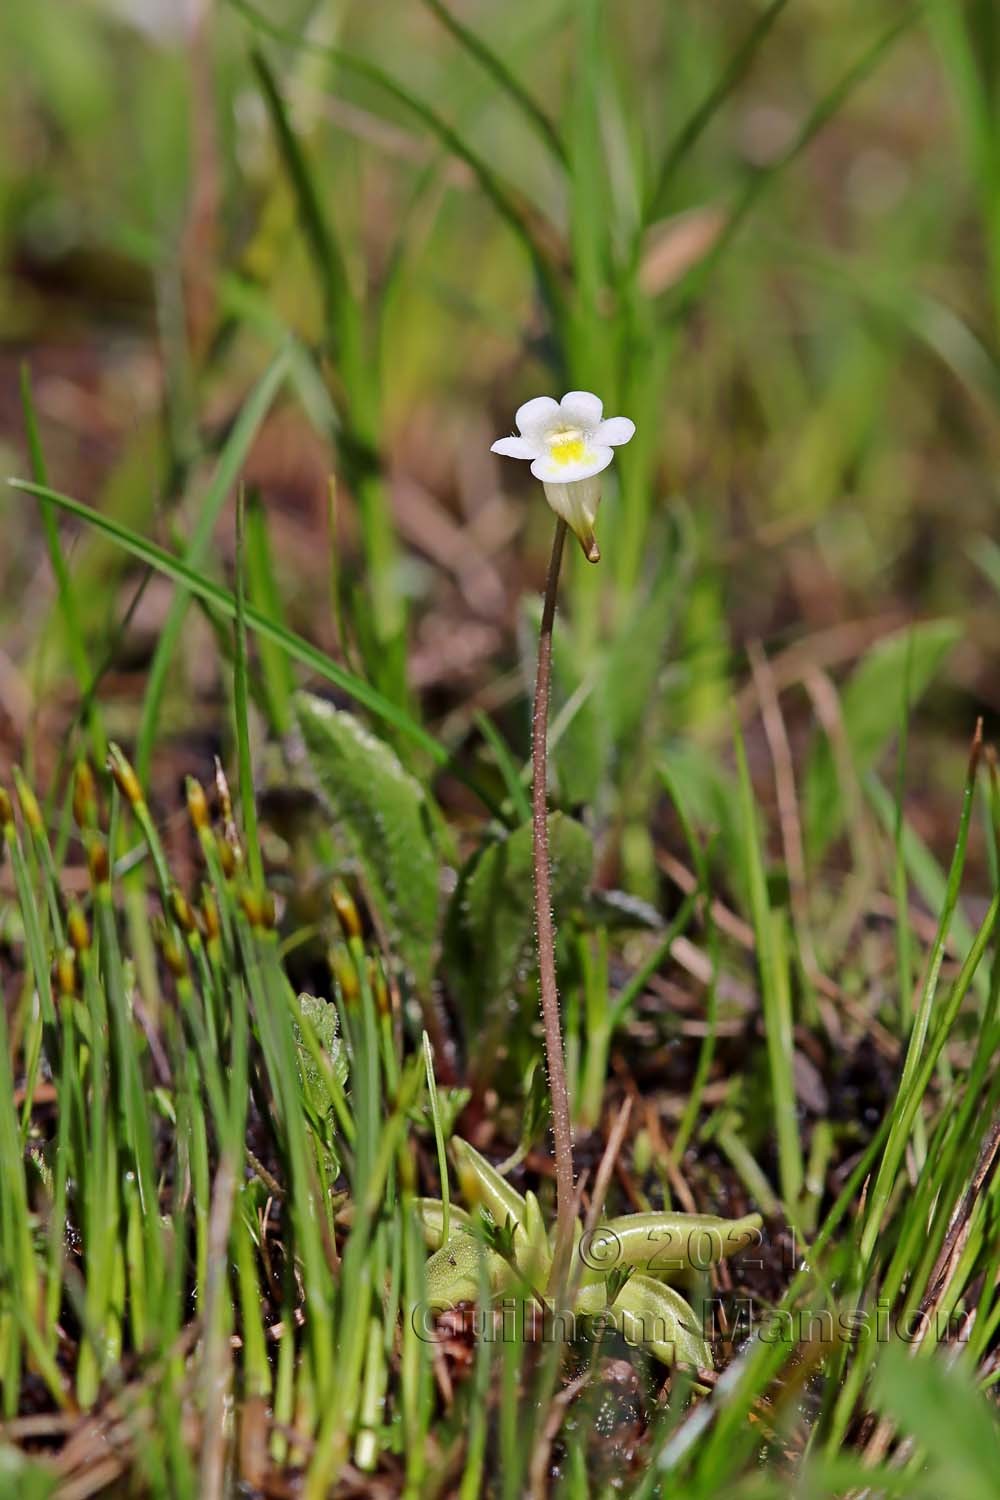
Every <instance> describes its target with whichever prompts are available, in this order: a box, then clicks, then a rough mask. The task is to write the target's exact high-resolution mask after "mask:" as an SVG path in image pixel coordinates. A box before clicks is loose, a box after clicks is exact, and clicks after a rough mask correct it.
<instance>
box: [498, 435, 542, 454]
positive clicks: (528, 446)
mask: <svg viewBox="0 0 1000 1500" xmlns="http://www.w3.org/2000/svg"><path fill="white" fill-rule="evenodd" d="M541 451H542V445H541V443H535V442H529V440H528V439H527V438H523V437H505V438H497V440H496V442H495V443H492V444H491V445H490V452H491V453H500V454H502V455H503V457H504V458H537V457H538V455H539V454H540V453H541Z"/></svg>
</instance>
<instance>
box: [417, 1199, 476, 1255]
mask: <svg viewBox="0 0 1000 1500" xmlns="http://www.w3.org/2000/svg"><path fill="white" fill-rule="evenodd" d="M414 1207H415V1208H416V1211H417V1217H418V1218H419V1220H420V1227H421V1229H422V1230H423V1234H424V1243H425V1244H426V1246H427V1248H428V1250H439V1249H440V1248H441V1245H442V1243H443V1241H444V1204H443V1203H442V1202H441V1199H440V1198H417V1199H416V1201H415V1204H414ZM448 1215H449V1218H450V1220H451V1227H452V1229H453V1230H460V1229H463V1230H468V1231H469V1232H470V1233H471V1231H472V1220H471V1218H470V1217H469V1215H468V1214H467V1213H466V1212H465V1210H464V1208H458V1207H457V1206H456V1205H455V1204H454V1203H450V1204H449V1205H448Z"/></svg>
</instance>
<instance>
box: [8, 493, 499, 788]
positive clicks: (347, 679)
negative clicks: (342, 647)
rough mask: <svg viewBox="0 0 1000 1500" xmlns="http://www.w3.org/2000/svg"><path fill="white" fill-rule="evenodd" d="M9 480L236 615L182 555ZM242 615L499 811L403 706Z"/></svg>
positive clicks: (260, 617)
mask: <svg viewBox="0 0 1000 1500" xmlns="http://www.w3.org/2000/svg"><path fill="white" fill-rule="evenodd" d="M9 483H10V484H11V486H12V487H13V488H14V489H17V490H23V491H24V492H25V493H26V494H29V495H35V496H36V497H39V498H43V499H48V500H51V501H52V502H53V503H54V504H56V505H58V506H60V507H61V508H62V509H63V510H65V511H68V512H69V513H70V514H72V515H76V516H79V517H80V518H81V520H84V521H87V522H88V523H89V524H90V525H91V526H93V527H94V528H95V530H97V531H100V532H102V533H103V534H104V535H105V536H107V537H110V538H111V539H112V540H113V541H115V542H117V543H118V545H119V546H121V547H124V548H125V550H126V551H127V552H131V553H132V555H133V556H134V557H138V558H139V559H140V561H142V562H145V563H148V564H149V565H150V566H151V567H153V568H156V569H157V571H158V572H160V573H163V574H165V576H166V577H168V578H172V579H173V580H174V581H175V582H176V583H179V584H181V585H182V586H183V587H184V588H185V589H186V590H188V591H189V592H190V593H192V594H196V595H198V596H199V597H200V598H203V599H206V600H207V601H208V602H209V603H210V604H212V605H214V606H215V608H216V609H217V610H219V611H220V612H221V613H222V614H224V615H227V616H228V617H229V619H231V620H232V619H235V618H236V599H235V596H234V595H233V594H231V593H230V592H229V590H228V589H224V588H222V587H221V586H220V585H219V584H217V583H214V582H213V581H212V580H211V579H210V578H207V577H205V575H204V574H201V573H199V572H198V571H197V570H196V569H194V568H191V567H190V566H188V564H187V563H186V562H184V561H183V560H182V559H180V558H177V557H174V556H172V554H171V553H169V552H166V551H164V549H163V548H162V547H158V546H157V545H156V544H155V542H149V541H147V540H146V539H145V538H144V537H141V536H139V535H138V534H137V533H136V532H134V531H132V530H130V528H129V527H127V526H122V525H121V524H120V523H119V522H117V521H113V520H112V519H111V518H110V517H108V516H103V515H101V514H100V513H99V512H97V511H95V510H92V509H91V507H90V506H88V505H83V504H82V503H81V502H80V501H79V500H74V499H72V498H71V497H70V496H69V495H63V494H60V493H59V492H58V491H57V490H49V489H46V488H45V487H44V486H40V485H36V484H34V483H31V482H29V481H28V480H23V479H12V480H10V481H9ZM245 615H246V622H247V625H248V626H249V627H250V628H251V629H252V630H253V631H254V632H255V633H256V634H258V635H264V636H266V637H267V638H268V639H269V640H272V641H274V642H275V644H276V645H278V646H280V647H281V649H282V650H283V651H285V652H287V654H288V655H289V656H290V657H292V658H293V659H294V660H295V661H298V662H301V663H302V665H303V666H305V667H308V668H309V670H310V671H312V672H315V673H316V675H317V676H318V677H322V678H323V679H324V680H325V681H327V682H329V683H331V684H332V685H333V686H334V687H336V688H339V689H340V690H341V692H343V693H346V694H347V695H348V696H349V697H350V698H353V699H354V701H355V702H356V703H360V704H361V705H362V707H364V708H367V709H368V710H369V711H370V712H371V713H373V714H375V715H376V716H377V717H378V718H380V719H382V720H383V721H384V722H385V723H387V724H391V725H392V726H393V728H395V729H398V730H400V731H401V733H403V734H405V735H407V736H408V737H409V738H410V739H411V740H413V741H414V743H415V744H417V745H419V746H420V748H421V749H422V750H424V751H425V752H426V753H427V754H428V755H429V756H430V757H431V759H432V760H433V761H434V762H435V764H436V765H438V766H442V767H443V766H448V767H449V768H451V770H452V772H453V774H454V775H456V776H459V777H460V779H462V780H463V781H464V782H465V784H467V785H469V786H470V788H471V789H472V790H473V791H475V792H476V795H477V796H478V797H479V798H480V799H481V800H482V801H483V803H484V805H485V806H486V807H488V808H489V810H490V812H492V813H494V814H495V815H496V816H498V817H499V816H500V815H501V814H500V808H499V807H498V806H497V804H496V802H495V800H494V798H493V797H492V796H491V795H490V794H489V793H488V792H487V791H485V789H484V788H482V787H480V786H479V785H478V784H477V783H476V782H474V781H471V780H470V779H468V778H465V777H462V776H461V773H460V771H459V770H458V768H456V767H452V765H451V752H450V751H449V750H448V749H447V748H446V747H445V746H444V745H442V744H441V743H440V742H439V741H438V740H436V739H435V738H434V736H433V735H431V734H428V732H427V730H426V729H424V728H423V727H422V726H421V725H420V724H418V723H417V722H416V720H415V719H413V718H411V716H410V715H409V714H408V713H406V712H405V710H403V709H401V708H399V707H398V706H397V705H396V704H395V703H393V702H391V701H390V700H389V699H388V698H386V697H384V696H383V694H381V693H380V692H378V691H377V690H376V689H375V688H373V687H371V686H370V685H369V684H368V683H367V682H365V681H364V679H363V678H361V677H358V676H356V675H355V673H353V672H348V671H347V670H346V669H345V668H344V667H341V666H340V665H339V664H338V663H337V662H335V661H332V660H331V659H330V657H328V656H327V655H326V653H325V652H323V651H320V650H319V649H318V648H317V647H316V646H313V645H311V644H310V643H309V642H308V641H306V640H304V639H303V638H302V636H300V635H296V634H295V632H294V631H292V630H289V629H288V628H287V627H286V626H284V625H282V624H281V623H280V622H279V621H277V620H272V619H270V618H269V617H268V616H267V615H265V614H263V613H262V612H261V611H260V610H259V609H256V608H255V607H254V606H253V605H252V604H247V606H246V610H245Z"/></svg>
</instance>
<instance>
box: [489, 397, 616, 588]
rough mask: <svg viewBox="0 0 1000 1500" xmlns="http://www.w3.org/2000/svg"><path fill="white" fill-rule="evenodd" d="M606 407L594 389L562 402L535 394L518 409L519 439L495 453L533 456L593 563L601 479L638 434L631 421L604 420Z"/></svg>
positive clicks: (554, 503) (503, 442)
mask: <svg viewBox="0 0 1000 1500" xmlns="http://www.w3.org/2000/svg"><path fill="white" fill-rule="evenodd" d="M603 412H604V405H603V402H602V401H601V400H600V398H599V397H597V396H594V395H591V393H590V391H568V392H567V393H566V395H565V396H564V397H563V398H562V400H561V401H554V400H553V399H552V397H551V396H536V397H535V398H534V400H533V401H526V402H525V403H524V405H523V406H519V407H518V409H517V411H516V413H515V415H514V421H515V423H516V424H517V430H518V432H519V433H520V434H521V435H520V437H505V438H500V439H498V441H497V442H495V443H494V444H493V447H492V452H494V453H502V454H503V456H504V457H505V458H530V459H531V472H532V474H534V476H535V478H536V479H540V480H541V481H542V484H543V486H544V488H545V498H546V500H548V502H549V504H550V505H551V507H552V509H553V510H554V511H555V513H556V515H557V516H561V517H562V519H563V520H564V521H565V522H566V524H567V525H568V526H569V528H570V530H571V531H573V532H574V533H575V535H576V536H577V537H579V539H580V545H581V547H582V548H583V551H584V554H585V556H586V557H587V559H588V561H589V562H598V561H599V559H600V556H601V553H600V549H599V548H598V545H597V538H596V537H595V536H594V521H595V519H596V517H597V507H598V504H599V502H600V499H601V481H600V479H599V477H598V476H599V475H600V474H601V472H602V470H604V469H606V468H607V467H608V464H609V463H610V462H611V460H612V459H613V458H614V451H613V450H614V449H615V448H617V447H620V446H621V444H622V443H627V442H628V441H629V439H630V438H631V437H632V435H633V434H634V432H635V423H634V422H632V421H630V420H629V418H628V417H606V418H603V420H602V417H603Z"/></svg>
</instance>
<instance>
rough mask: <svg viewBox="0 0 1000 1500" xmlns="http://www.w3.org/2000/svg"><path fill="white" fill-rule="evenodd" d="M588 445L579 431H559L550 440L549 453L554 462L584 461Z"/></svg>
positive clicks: (572, 462)
mask: <svg viewBox="0 0 1000 1500" xmlns="http://www.w3.org/2000/svg"><path fill="white" fill-rule="evenodd" d="M586 451H587V445H586V443H585V442H584V440H583V438H582V437H581V435H580V433H579V432H558V433H555V434H553V436H552V438H551V439H550V441H549V454H550V456H551V457H552V460H553V462H554V463H557V464H578V463H582V461H583V458H584V456H585V454H586Z"/></svg>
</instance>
